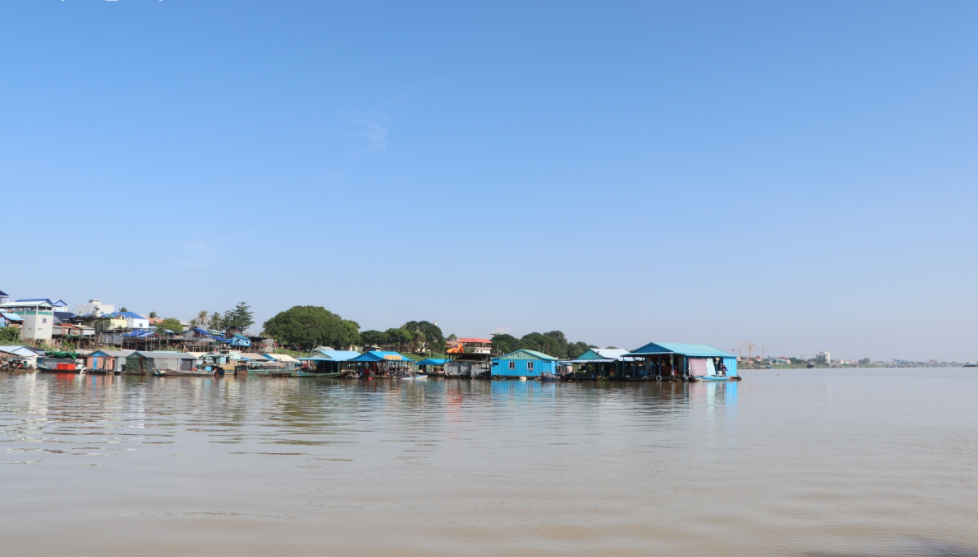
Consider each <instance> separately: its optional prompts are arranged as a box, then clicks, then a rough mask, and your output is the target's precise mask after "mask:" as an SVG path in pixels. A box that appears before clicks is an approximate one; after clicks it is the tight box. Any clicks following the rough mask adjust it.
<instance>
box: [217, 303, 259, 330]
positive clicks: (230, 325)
mask: <svg viewBox="0 0 978 557" xmlns="http://www.w3.org/2000/svg"><path fill="white" fill-rule="evenodd" d="M254 324H255V320H254V318H253V317H252V313H251V306H249V305H248V304H246V303H244V302H238V305H236V306H234V309H232V310H230V311H226V312H224V329H225V330H226V331H228V332H238V333H242V332H244V331H247V330H248V327H251V326H252V325H254Z"/></svg>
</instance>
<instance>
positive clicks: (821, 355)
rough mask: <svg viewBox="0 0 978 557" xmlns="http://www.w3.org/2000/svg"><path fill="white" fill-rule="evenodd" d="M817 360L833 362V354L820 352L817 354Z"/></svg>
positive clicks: (823, 362) (825, 362)
mask: <svg viewBox="0 0 978 557" xmlns="http://www.w3.org/2000/svg"><path fill="white" fill-rule="evenodd" d="M815 360H816V361H817V362H819V363H822V364H831V363H832V355H831V354H829V353H828V352H819V353H818V354H815Z"/></svg>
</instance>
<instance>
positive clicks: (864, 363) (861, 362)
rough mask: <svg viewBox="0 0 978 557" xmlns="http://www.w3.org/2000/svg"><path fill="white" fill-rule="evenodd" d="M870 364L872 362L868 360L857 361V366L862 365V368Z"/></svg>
mask: <svg viewBox="0 0 978 557" xmlns="http://www.w3.org/2000/svg"><path fill="white" fill-rule="evenodd" d="M872 362H873V360H870V359H869V358H863V359H861V360H859V364H860V365H864V366H865V365H869V364H871V363H872Z"/></svg>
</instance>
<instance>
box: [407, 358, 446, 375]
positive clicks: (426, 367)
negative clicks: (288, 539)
mask: <svg viewBox="0 0 978 557" xmlns="http://www.w3.org/2000/svg"><path fill="white" fill-rule="evenodd" d="M447 361H448V360H446V359H444V358H425V359H424V360H421V361H418V362H415V365H416V366H418V367H419V368H421V371H423V372H425V373H433V372H435V371H436V370H438V369H440V368H442V367H444V365H445V362H447Z"/></svg>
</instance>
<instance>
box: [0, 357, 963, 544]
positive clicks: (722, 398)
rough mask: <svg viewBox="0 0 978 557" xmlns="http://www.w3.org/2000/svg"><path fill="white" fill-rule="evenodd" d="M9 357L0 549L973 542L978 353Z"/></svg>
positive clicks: (2, 402)
mask: <svg viewBox="0 0 978 557" xmlns="http://www.w3.org/2000/svg"><path fill="white" fill-rule="evenodd" d="M743 374H744V380H743V381H742V382H740V383H724V384H706V383H665V384H605V383H600V384H599V383H581V384H574V383H569V384H552V383H537V382H484V381H456V380H449V381H445V380H435V379H431V380H428V381H392V380H376V381H337V380H325V379H315V378H313V379H280V378H254V377H252V378H247V379H246V378H234V377H228V378H222V379H210V378H196V377H186V378H177V377H172V378H154V377H121V376H115V377H113V376H108V377H106V376H100V375H94V376H93V375H77V376H76V375H55V374H14V373H5V374H0V554H2V555H5V556H6V555H18V556H22V555H23V556H33V555H38V556H40V555H44V556H52V555H59V556H60V555H73V556H74V555H84V556H89V555H91V556H99V557H105V556H116V555H118V556H127V557H130V556H134V555H138V556H157V555H159V556H163V555H207V556H209V557H216V556H225V555H227V556H235V557H241V556H251V555H256V556H257V555H261V556H267V555H288V556H305V555H317V556H321V555H354V556H390V555H407V556H414V555H417V556H422V555H423V556H426V557H432V556H442V555H445V556H448V555H451V556H458V555H480V556H482V555H485V556H490V555H534V556H535V555H540V556H544V555H547V556H549V555H602V556H631V555H643V556H645V555H663V556H702V555H723V556H734V555H744V556H747V555H750V556H757V555H772V556H773V555H777V556H782V555H784V556H794V555H798V556H803V555H976V553H975V551H974V548H976V547H978V526H976V525H978V472H976V462H978V424H976V421H978V410H976V403H975V400H976V398H975V395H976V392H978V372H976V371H975V370H971V369H857V370H782V371H773V370H764V371H745V372H743Z"/></svg>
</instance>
